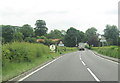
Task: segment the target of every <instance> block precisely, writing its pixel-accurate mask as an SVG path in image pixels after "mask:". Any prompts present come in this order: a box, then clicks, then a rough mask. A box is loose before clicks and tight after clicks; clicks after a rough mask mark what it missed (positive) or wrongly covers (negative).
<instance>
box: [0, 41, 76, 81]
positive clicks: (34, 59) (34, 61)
mask: <svg viewBox="0 0 120 83" xmlns="http://www.w3.org/2000/svg"><path fill="white" fill-rule="evenodd" d="M58 50H59V52H58V51H57V52H56V53H51V52H50V51H49V47H48V46H45V45H43V44H36V43H35V44H34V43H26V42H21V43H20V42H14V43H11V44H9V43H8V44H5V45H3V50H2V81H7V80H9V79H12V78H13V77H15V76H18V75H20V74H22V73H24V72H26V71H28V70H31V69H32V68H35V67H36V66H39V65H40V64H42V63H45V62H46V61H49V60H52V59H54V58H55V57H58V56H60V54H65V53H69V52H74V51H77V48H75V47H73V48H69V47H62V48H59V47H58Z"/></svg>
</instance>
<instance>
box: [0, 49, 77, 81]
mask: <svg viewBox="0 0 120 83" xmlns="http://www.w3.org/2000/svg"><path fill="white" fill-rule="evenodd" d="M74 51H77V49H74V50H73V49H72V50H69V51H64V52H62V55H63V54H66V53H70V52H74ZM58 56H60V53H58V52H57V53H49V54H46V55H43V56H41V57H39V58H36V59H34V60H33V61H32V62H20V63H7V64H6V66H5V67H3V68H2V70H3V71H2V77H3V78H2V81H7V80H9V79H11V78H13V77H15V76H18V75H20V74H22V73H24V72H26V71H28V70H31V69H32V68H35V67H36V66H39V65H40V64H43V63H45V62H46V61H49V60H52V59H53V58H55V57H58Z"/></svg>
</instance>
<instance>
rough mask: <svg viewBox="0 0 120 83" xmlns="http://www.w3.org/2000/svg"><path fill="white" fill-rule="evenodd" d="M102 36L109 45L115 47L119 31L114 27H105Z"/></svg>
mask: <svg viewBox="0 0 120 83" xmlns="http://www.w3.org/2000/svg"><path fill="white" fill-rule="evenodd" d="M104 36H105V38H106V39H107V42H108V43H109V45H117V42H118V37H119V30H118V28H117V26H115V25H112V26H111V25H106V29H104Z"/></svg>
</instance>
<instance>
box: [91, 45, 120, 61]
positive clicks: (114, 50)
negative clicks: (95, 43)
mask: <svg viewBox="0 0 120 83" xmlns="http://www.w3.org/2000/svg"><path fill="white" fill-rule="evenodd" d="M91 49H92V50H94V51H96V52H98V53H100V54H103V55H106V56H110V57H114V58H119V59H120V56H119V49H118V46H109V47H108V46H106V47H92V48H91Z"/></svg>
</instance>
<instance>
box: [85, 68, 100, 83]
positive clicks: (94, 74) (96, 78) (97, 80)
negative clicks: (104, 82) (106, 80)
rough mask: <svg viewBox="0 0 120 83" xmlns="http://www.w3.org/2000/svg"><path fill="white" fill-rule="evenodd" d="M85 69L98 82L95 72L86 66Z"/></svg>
mask: <svg viewBox="0 0 120 83" xmlns="http://www.w3.org/2000/svg"><path fill="white" fill-rule="evenodd" d="M87 70H88V71H89V72H90V74H91V75H92V76H93V77H94V79H95V80H96V81H98V82H100V80H99V79H98V78H97V77H96V76H95V74H94V73H93V72H92V71H91V70H90V69H89V68H87Z"/></svg>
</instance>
